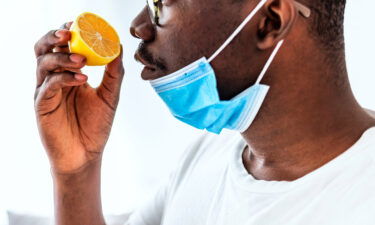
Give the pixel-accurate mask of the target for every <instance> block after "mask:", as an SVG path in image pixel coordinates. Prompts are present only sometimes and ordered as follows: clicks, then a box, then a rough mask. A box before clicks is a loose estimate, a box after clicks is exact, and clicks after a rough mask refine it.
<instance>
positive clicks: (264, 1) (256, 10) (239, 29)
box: [208, 0, 268, 63]
mask: <svg viewBox="0 0 375 225" xmlns="http://www.w3.org/2000/svg"><path fill="white" fill-rule="evenodd" d="M267 1H268V0H261V1H260V2H259V3H258V5H257V6H256V7H255V8H254V10H253V11H252V12H251V13H250V14H249V15H248V16H247V17H246V18H245V20H244V21H243V22H242V23H241V24H240V25H239V26H238V27H237V29H236V30H235V31H234V32H233V34H232V35H231V36H229V38H228V39H227V40H226V41H225V42H224V44H223V45H222V46H221V47H220V48H219V49H218V50H216V52H215V53H214V54H213V55H212V56H211V57H210V58H209V59H208V62H209V63H210V62H211V61H212V60H214V59H215V58H216V56H218V55H219V54H220V53H221V52H222V51H223V50H224V48H225V47H227V46H228V45H229V43H230V42H231V41H232V40H233V39H234V38H235V37H236V36H237V34H238V33H240V32H241V30H242V29H243V28H244V27H245V26H246V24H247V23H248V22H249V21H250V20H251V19H252V18H253V17H254V16H255V14H256V13H257V12H258V11H259V10H260V8H262V6H263V5H264V4H265V3H266V2H267Z"/></svg>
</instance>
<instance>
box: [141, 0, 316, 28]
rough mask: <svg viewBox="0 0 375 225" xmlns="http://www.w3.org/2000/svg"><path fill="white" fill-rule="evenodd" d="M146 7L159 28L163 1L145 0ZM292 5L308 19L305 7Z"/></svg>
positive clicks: (295, 3) (295, 2)
mask: <svg viewBox="0 0 375 225" xmlns="http://www.w3.org/2000/svg"><path fill="white" fill-rule="evenodd" d="M147 5H148V9H149V12H150V17H151V21H152V22H153V23H154V24H155V25H158V26H159V25H160V24H159V18H160V11H161V7H162V5H163V0H147ZM294 5H295V7H296V8H297V10H298V11H299V12H300V13H301V15H302V16H304V17H306V18H308V17H310V15H311V10H310V9H309V8H308V7H307V6H305V5H303V4H302V3H299V2H297V1H294Z"/></svg>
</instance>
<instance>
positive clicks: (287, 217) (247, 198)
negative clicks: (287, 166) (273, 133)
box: [127, 127, 375, 225]
mask: <svg viewBox="0 0 375 225" xmlns="http://www.w3.org/2000/svg"><path fill="white" fill-rule="evenodd" d="M245 146H246V143H245V141H244V140H243V139H242V137H241V136H240V134H238V133H234V132H231V131H224V132H223V133H222V134H221V135H219V136H217V135H214V134H210V133H206V134H205V135H204V137H202V138H201V139H200V140H199V141H198V142H196V143H195V144H194V145H193V146H192V147H191V148H190V149H189V150H188V151H186V152H185V153H184V155H183V158H182V161H181V164H179V167H178V168H177V170H175V171H174V173H172V174H171V176H170V180H169V182H167V183H166V184H165V185H164V186H163V187H161V188H160V189H159V191H158V192H157V194H156V195H155V196H154V197H153V199H152V200H150V201H148V202H146V204H144V205H143V206H142V207H140V208H139V209H137V210H136V211H134V213H133V214H132V215H131V218H130V220H129V221H128V223H127V224H130V225H161V224H162V225H312V224H314V225H328V224H329V225H374V224H375V163H374V158H375V127H374V128H371V129H369V130H367V131H366V132H365V133H364V134H363V136H362V137H361V139H360V140H359V141H358V142H357V143H356V144H355V145H354V146H352V147H351V148H350V149H348V150H347V151H345V152H344V153H342V154H341V155H339V156H338V157H336V158H335V159H333V160H332V161H330V162H329V163H327V164H325V165H324V166H322V167H320V168H318V169H317V170H315V171H313V172H311V173H309V174H307V175H305V176H303V177H302V178H299V179H297V180H295V181H292V182H288V181H264V180H256V179H255V178H254V177H253V176H251V175H250V174H249V173H248V172H247V171H246V169H245V167H244V165H243V162H242V152H243V149H244V147H245Z"/></svg>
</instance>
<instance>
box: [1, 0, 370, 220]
mask: <svg viewBox="0 0 375 225" xmlns="http://www.w3.org/2000/svg"><path fill="white" fill-rule="evenodd" d="M144 2H145V1H142V0H141V1H139V0H134V1H130V0H101V1H98V0H81V1H78V0H64V1H57V0H23V1H22V0H12V1H11V0H0V3H1V4H0V29H1V33H0V65H1V70H0V103H1V105H0V109H1V110H0V210H5V209H10V210H16V211H23V212H30V213H36V214H41V215H43V214H44V215H48V214H50V213H52V208H53V201H52V197H53V195H52V183H51V176H50V173H49V165H48V161H47V158H46V155H45V154H44V150H43V148H42V145H41V143H40V141H39V136H38V132H37V128H36V122H35V118H34V111H33V93H34V87H35V72H34V71H35V58H34V53H33V45H34V42H36V41H37V40H38V39H39V37H41V36H42V35H43V34H44V33H46V32H47V31H48V30H51V29H56V28H58V27H59V26H60V25H61V24H63V23H64V22H66V21H70V20H74V18H75V17H76V16H77V15H78V14H80V13H81V12H83V11H91V12H95V13H98V14H100V15H101V16H103V17H104V18H106V19H107V20H108V21H110V22H111V24H112V25H113V26H114V27H115V28H116V29H117V30H118V32H119V34H120V36H121V38H122V43H123V45H124V51H125V55H124V63H125V67H126V78H125V80H124V85H123V89H122V94H121V101H120V105H119V108H118V112H117V117H116V120H115V123H114V127H113V131H112V135H111V138H110V140H109V143H108V145H107V148H106V153H105V158H104V163H103V182H102V183H103V184H102V190H103V194H102V195H103V208H104V211H105V213H121V212H125V211H128V210H130V209H131V208H132V207H134V206H136V205H137V204H138V203H139V202H140V201H142V200H143V199H145V198H146V197H147V196H148V195H150V194H151V193H152V191H154V190H155V188H156V186H157V184H159V183H160V181H161V179H162V178H164V177H166V175H167V174H168V172H169V171H170V170H171V169H172V168H173V167H174V165H176V160H177V159H178V157H179V154H180V153H181V151H183V150H184V149H185V148H186V147H187V146H188V144H189V143H190V142H191V141H192V140H193V139H194V138H195V137H197V136H198V135H199V134H200V131H197V130H195V129H193V128H190V127H188V126H186V125H184V124H182V123H180V122H178V121H177V120H175V119H174V118H172V116H170V114H169V112H168V110H167V109H166V107H165V106H164V105H163V103H162V102H161V100H159V98H158V97H157V96H156V94H154V92H153V91H152V89H151V88H150V86H149V84H148V83H147V82H144V81H142V80H141V78H140V75H139V74H140V70H141V68H142V66H141V65H139V64H137V63H136V62H135V61H134V59H133V53H134V51H135V50H136V48H137V44H138V40H136V39H133V38H132V37H131V36H130V34H129V25H130V23H131V20H132V18H134V16H135V15H136V14H137V13H138V12H139V11H140V9H141V8H142V7H143V6H144ZM374 8H375V2H374V1H373V0H349V1H348V7H347V14H346V27H345V33H346V42H347V61H348V68H349V73H350V79H351V82H352V86H353V89H354V92H355V95H356V97H357V98H358V100H359V102H360V103H361V104H362V105H363V106H364V107H367V108H372V109H375V101H374V99H375V88H374V87H375V72H374V71H373V70H374V69H373V65H374V63H375V57H374V52H375V45H374V37H375V31H374V28H375V26H374V22H375V19H374V18H373V9H374ZM102 70H103V68H100V67H99V68H97V67H96V68H89V69H87V70H85V71H86V74H89V75H90V77H89V82H90V84H92V85H94V86H95V85H97V84H98V83H99V81H100V80H101V75H102ZM0 213H1V212H0Z"/></svg>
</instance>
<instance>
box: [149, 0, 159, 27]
mask: <svg viewBox="0 0 375 225" xmlns="http://www.w3.org/2000/svg"><path fill="white" fill-rule="evenodd" d="M146 3H147V6H148V7H147V8H148V9H149V14H150V17H151V21H152V23H153V24H156V25H158V26H159V25H160V24H159V18H160V5H161V4H162V0H146Z"/></svg>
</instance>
